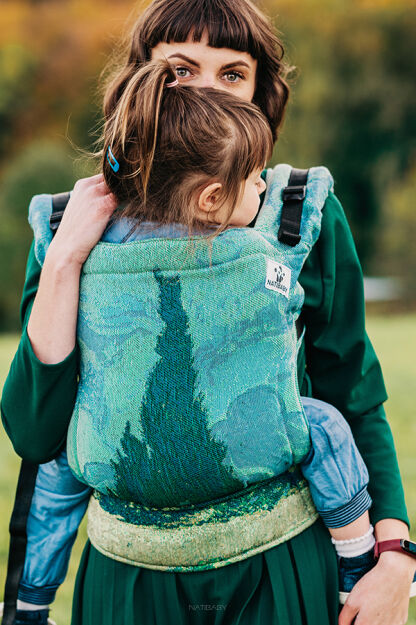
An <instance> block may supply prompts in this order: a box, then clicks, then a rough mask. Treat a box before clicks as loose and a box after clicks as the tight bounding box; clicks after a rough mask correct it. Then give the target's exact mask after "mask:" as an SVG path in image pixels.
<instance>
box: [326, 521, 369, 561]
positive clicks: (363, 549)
mask: <svg viewBox="0 0 416 625" xmlns="http://www.w3.org/2000/svg"><path fill="white" fill-rule="evenodd" d="M331 541H332V543H333V545H334V546H335V551H336V552H337V555H338V556H339V557H340V558H354V557H355V556H361V555H362V554H363V553H368V552H369V551H370V549H372V548H373V547H374V545H375V542H376V541H375V538H374V528H373V526H372V525H370V529H369V530H368V532H366V533H365V534H364V535H363V536H359V537H358V538H350V539H348V540H335V538H331Z"/></svg>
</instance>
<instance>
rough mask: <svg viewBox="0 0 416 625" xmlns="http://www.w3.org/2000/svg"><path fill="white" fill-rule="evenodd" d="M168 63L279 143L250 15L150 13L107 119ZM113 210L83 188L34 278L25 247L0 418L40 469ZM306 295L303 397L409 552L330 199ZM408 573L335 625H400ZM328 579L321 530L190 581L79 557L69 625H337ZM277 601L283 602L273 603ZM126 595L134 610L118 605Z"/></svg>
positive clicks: (240, 10) (397, 568)
mask: <svg viewBox="0 0 416 625" xmlns="http://www.w3.org/2000/svg"><path fill="white" fill-rule="evenodd" d="M163 56H165V57H166V58H168V60H169V62H170V63H171V64H172V67H173V68H174V70H175V72H176V75H177V77H178V79H179V81H180V82H182V83H183V84H189V85H193V86H202V87H207V86H210V87H214V88H218V89H225V90H230V91H231V92H232V93H234V94H235V95H237V96H239V97H241V98H243V99H246V100H253V101H254V102H256V103H257V104H258V105H259V106H260V108H261V109H262V110H263V112H264V113H265V115H266V117H267V118H268V120H269V123H270V126H271V129H272V132H273V134H274V138H276V136H277V131H278V128H279V126H280V124H281V121H282V117H283V113H284V110H285V106H286V101H287V96H288V88H287V85H286V83H285V81H284V71H283V70H284V68H283V65H282V62H281V46H280V43H279V42H278V40H277V39H276V37H275V36H274V34H273V33H272V31H271V29H270V26H269V24H268V22H267V20H266V19H265V18H264V16H262V14H260V13H259V12H258V11H257V9H255V8H254V7H253V6H252V5H251V4H250V3H248V2H246V1H244V0H237V1H231V0H229V1H225V2H222V3H218V2H198V1H195V2H193V3H189V2H183V1H182V0H171V1H168V2H162V1H160V0H159V1H156V2H154V3H153V4H152V5H150V7H149V9H148V10H147V11H146V13H145V14H144V15H143V17H142V18H141V19H140V20H139V22H138V23H137V25H136V27H135V29H134V31H133V33H132V38H131V49H130V55H129V59H128V61H127V63H126V65H125V68H124V70H123V72H121V73H120V74H118V76H117V77H116V78H115V80H114V82H113V84H111V85H110V87H109V88H108V91H107V96H106V100H105V113H106V114H109V113H110V112H111V109H112V107H113V104H114V102H115V101H117V99H118V98H119V97H120V96H121V94H122V92H123V84H125V81H126V80H127V78H128V76H129V75H130V74H131V72H134V71H135V69H136V68H137V67H138V66H139V65H140V64H141V63H142V62H144V61H146V60H150V59H155V58H161V57H163ZM115 207H116V203H115V200H114V197H113V196H112V195H111V194H110V193H109V192H108V189H107V187H106V185H105V184H104V183H103V181H102V179H101V178H100V177H92V178H91V179H88V180H86V181H83V182H81V183H80V184H78V185H77V186H76V187H75V190H74V192H73V195H72V198H71V202H70V204H69V205H68V207H67V210H66V215H65V222H63V223H62V225H61V227H60V228H59V231H58V233H57V235H56V236H55V238H54V240H53V242H52V244H51V246H50V248H49V250H48V253H47V255H46V258H45V263H44V266H43V269H42V272H41V273H40V266H39V264H38V263H37V261H36V258H35V257H34V251H33V246H32V249H31V252H30V256H29V260H28V268H27V276H26V282H25V287H24V294H23V298H22V306H21V316H22V324H23V328H24V331H23V336H22V340H21V342H20V344H19V348H18V351H17V354H16V356H15V359H14V361H13V363H12V367H11V370H10V374H9V377H8V379H7V382H6V385H5V389H4V394H3V400H2V417H3V421H4V424H5V427H6V429H7V431H8V433H9V436H10V438H11V439H12V441H13V443H14V446H15V448H16V450H17V451H18V453H20V454H21V455H22V456H24V457H27V458H28V459H32V460H35V461H37V462H46V461H47V460H49V459H50V458H52V457H54V455H56V453H57V452H58V451H59V449H60V447H61V446H62V444H63V443H64V440H65V436H66V431H67V427H68V423H69V419H70V417H71V414H72V410H73V407H74V403H75V397H76V391H77V375H78V347H77V345H76V339H75V337H76V321H77V310H78V294H79V276H80V271H81V267H82V264H83V263H84V261H85V260H86V258H87V256H88V254H89V252H90V250H91V249H92V247H93V246H94V245H95V243H96V242H97V241H98V240H99V239H100V237H101V235H102V233H103V231H104V228H105V226H106V224H107V222H108V219H109V217H110V216H111V214H112V212H113V211H114V209H115ZM300 282H301V284H302V286H303V287H304V289H305V304H304V307H303V315H302V316H303V321H304V324H305V338H304V341H303V343H302V348H301V350H300V353H299V358H298V371H299V386H300V389H301V393H302V394H303V395H312V394H313V396H314V397H317V398H319V399H323V400H325V401H327V402H329V403H331V404H333V405H335V406H336V407H337V408H338V409H339V410H340V411H341V412H342V413H343V414H344V415H345V417H346V418H347V419H348V421H349V423H350V425H351V427H352V430H353V433H354V436H355V439H356V442H357V445H358V447H359V449H360V451H361V453H362V455H363V457H364V460H365V461H366V464H367V467H368V470H369V474H370V485H369V488H370V492H371V496H372V499H373V508H372V522H373V524H375V531H376V537H377V540H387V539H390V538H399V537H403V538H406V537H407V536H408V519H407V514H406V509H405V504H404V499H403V489H402V486H401V482H400V476H399V471H398V467H397V461H396V456H395V452H394V446H393V442H392V438H391V432H390V429H389V426H388V424H387V422H386V419H385V415H384V410H383V406H382V403H383V402H384V401H385V399H386V393H385V389H384V384H383V380H382V376H381V372H380V367H379V364H378V361H377V358H376V356H375V354H374V352H373V350H372V347H371V344H370V342H369V340H368V338H367V336H366V334H365V329H364V303H363V289H362V274H361V270H360V266H359V263H358V259H357V256H356V253H355V250H354V246H353V242H352V238H351V234H350V231H349V228H348V225H347V223H346V220H345V216H344V214H343V211H342V208H341V206H340V204H339V202H338V200H337V199H336V197H335V196H334V195H333V194H330V196H329V198H328V200H327V202H326V204H325V208H324V211H323V220H322V231H321V235H320V237H319V240H318V242H317V243H316V245H315V247H314V248H313V250H312V252H311V254H310V256H309V258H308V260H307V261H306V263H305V266H304V269H303V271H302V273H301V276H300ZM347 311H348V314H347ZM346 329H348V331H346ZM22 385H25V388H27V393H26V394H25V395H24V396H23V395H22V393H20V392H19V389H21V388H22ZM413 571H414V564H413V562H412V561H411V560H410V559H409V558H408V557H407V556H405V555H402V554H398V553H392V552H390V553H385V554H382V556H381V557H380V560H379V563H378V564H377V566H376V567H375V568H374V569H373V570H372V571H371V572H370V573H369V574H368V575H366V576H365V577H364V578H363V580H362V581H361V582H360V583H359V584H357V586H356V588H354V591H353V592H352V593H351V595H350V598H349V600H348V602H347V604H346V606H345V607H344V609H343V611H342V613H341V616H340V625H345V624H347V623H351V622H352V620H353V619H354V617H355V616H356V615H357V614H358V617H357V621H356V622H357V623H360V622H361V623H362V624H364V623H372V624H376V625H383V624H384V625H392V624H394V623H400V622H404V620H405V617H406V614H407V605H408V586H409V585H410V582H411V579H412V577H413ZM214 573H215V574H214ZM334 575H335V562H334V556H333V553H332V551H331V546H330V544H329V539H328V537H327V536H326V534H325V532H324V530H323V528H322V527H321V526H320V525H319V524H318V523H315V524H314V526H312V527H311V528H310V529H308V530H306V531H305V532H303V533H301V534H300V535H299V536H297V537H296V538H294V539H292V540H289V541H287V542H286V543H284V544H283V545H280V546H279V547H275V548H273V549H270V550H269V551H267V552H265V553H264V554H259V555H257V556H253V557H251V558H248V559H247V560H245V561H244V562H243V563H237V565H230V566H227V567H223V568H222V569H218V570H217V571H205V572H203V573H196V574H189V573H185V574H181V573H173V574H170V573H165V574H164V573H160V572H158V571H151V570H146V569H139V570H135V569H133V570H131V567H128V565H122V564H119V563H117V562H115V561H110V560H108V559H107V558H105V557H104V556H101V555H100V554H98V552H95V550H94V549H93V548H91V546H90V545H87V548H86V550H85V552H84V557H83V561H82V563H81V568H80V572H79V575H78V580H77V588H76V593H75V599H74V617H73V618H74V621H73V622H74V623H81V622H82V623H84V622H87V621H86V618H87V615H89V616H88V617H89V619H90V620H89V621H88V622H91V623H94V622H98V621H100V622H104V620H103V619H104V618H109V619H110V621H109V622H111V619H113V621H112V622H117V616H116V615H117V614H119V611H120V610H121V609H123V610H124V616H125V619H126V621H122V620H121V619H120V622H127V620H128V618H129V615H128V614H127V612H128V611H130V612H129V614H130V621H131V622H135V621H134V618H135V615H137V614H143V610H144V609H145V608H144V597H145V596H146V594H149V593H150V594H155V595H156V596H160V597H162V596H163V597H164V601H162V602H157V601H156V602H153V603H152V607H151V608H150V607H149V604H146V606H147V609H148V610H151V611H149V612H147V613H146V616H147V618H145V622H147V619H148V620H149V622H153V621H152V619H155V618H156V616H155V615H156V613H157V622H158V623H159V622H160V623H162V622H180V621H179V620H178V618H179V616H178V615H179V614H180V613H181V611H182V609H183V607H181V603H183V602H182V595H183V593H186V596H187V597H188V603H189V604H190V606H192V607H189V610H190V611H191V610H192V611H193V613H195V614H196V618H197V620H196V622H203V616H205V617H206V618H207V619H211V621H209V620H207V622H213V620H212V619H213V616H212V614H213V612H214V611H215V613H216V615H217V616H216V618H217V619H218V622H220V620H219V619H220V618H221V611H222V610H224V609H225V608H224V607H222V606H224V605H225V604H232V605H233V609H234V614H235V617H236V620H235V622H239V621H238V620H237V619H238V616H237V615H238V614H240V613H242V611H243V609H244V604H245V603H248V602H249V600H250V603H251V605H252V606H253V617H252V618H251V620H250V622H253V623H254V622H255V621H254V620H253V619H254V618H257V619H258V622H259V623H260V622H271V620H272V617H271V612H270V610H271V609H274V610H275V612H276V614H278V618H279V621H278V622H291V623H292V622H293V623H295V622H308V623H323V622H324V621H323V620H322V619H323V616H322V614H323V611H324V612H325V613H326V618H327V621H328V622H329V623H332V622H334V619H335V618H336V616H335V615H336V582H335V580H332V581H331V576H334ZM277 580H279V583H277ZM104 584H105V587H106V588H107V589H108V588H111V593H108V594H107V595H106V604H105V610H104V611H103V612H94V611H95V610H99V609H100V606H102V605H103V602H100V598H102V594H101V593H102V588H103V585H104ZM108 584H110V585H109V586H108ZM332 584H333V585H332ZM129 588H130V589H131V590H130V592H129V591H128V590H126V589H129ZM207 588H209V592H208V590H206V589H207ZM133 589H135V592H134V591H133ZM213 589H215V590H214V591H213ZM276 589H278V590H276ZM387 589H388V592H387ZM126 592H127V595H124V593H126ZM276 592H280V593H281V594H280V595H278V596H273V593H276ZM122 593H123V594H122ZM128 594H130V595H132V596H133V601H132V602H128V603H126V602H125V596H128ZM183 596H185V595H183ZM206 596H209V597H210V598H213V597H214V596H216V597H218V602H217V603H216V604H215V605H214V604H213V605H211V607H208V608H207V606H205V609H204V608H203V607H201V606H203V605H204V604H205V601H204V597H206ZM190 597H193V598H194V599H193V600H192V602H190V601H189V598H190ZM317 597H321V598H322V600H323V601H325V603H326V604H327V605H326V607H325V609H324V610H322V606H319V605H317V603H318V599H317ZM176 609H177V610H178V612H175V610H176ZM140 610H141V611H140ZM262 610H264V611H263V612H262ZM195 614H194V616H195ZM254 615H256V616H254ZM198 619H199V620H198Z"/></svg>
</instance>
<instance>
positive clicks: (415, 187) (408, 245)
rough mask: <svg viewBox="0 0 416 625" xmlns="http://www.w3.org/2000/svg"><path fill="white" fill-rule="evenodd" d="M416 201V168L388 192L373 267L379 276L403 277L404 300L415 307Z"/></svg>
mask: <svg viewBox="0 0 416 625" xmlns="http://www.w3.org/2000/svg"><path fill="white" fill-rule="evenodd" d="M415 197H416V164H414V165H413V167H412V168H411V169H410V170H409V171H408V172H407V173H406V174H405V175H404V176H403V177H402V178H398V179H397V181H395V183H393V184H392V185H391V186H390V188H388V189H386V192H385V194H384V197H383V204H382V215H381V219H380V225H379V228H378V229H377V232H376V236H377V240H378V245H377V251H376V253H375V255H374V257H373V260H372V263H371V268H372V271H373V273H374V274H376V275H377V274H378V275H387V276H398V277H400V278H401V279H402V283H403V286H404V300H405V301H407V302H411V303H415V302H416V246H415V245H414V241H415V240H416V211H415V209H414V204H415Z"/></svg>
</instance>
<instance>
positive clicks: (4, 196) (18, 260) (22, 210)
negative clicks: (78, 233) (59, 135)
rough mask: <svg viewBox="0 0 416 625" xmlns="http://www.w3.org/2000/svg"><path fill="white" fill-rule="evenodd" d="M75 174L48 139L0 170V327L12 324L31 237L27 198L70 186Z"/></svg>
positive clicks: (62, 150)
mask: <svg viewBox="0 0 416 625" xmlns="http://www.w3.org/2000/svg"><path fill="white" fill-rule="evenodd" d="M75 179H76V177H75V173H74V170H73V167H72V162H71V159H70V156H69V154H68V151H67V150H66V149H65V148H64V147H63V146H62V145H60V144H57V143H53V142H51V141H49V142H48V141H35V142H33V143H31V144H28V146H27V147H25V148H24V150H23V151H22V152H21V153H20V154H19V155H18V156H17V157H16V158H15V159H14V160H13V161H12V162H11V163H10V165H9V166H8V167H6V168H5V169H4V170H3V175H2V178H1V186H0V221H1V223H2V224H3V225H2V228H1V230H0V249H1V258H2V261H3V262H1V263H0V282H1V285H2V289H1V291H0V326H1V327H3V328H11V327H15V326H16V321H15V319H16V315H17V312H18V310H19V301H20V296H21V291H22V288H23V280H24V274H25V262H26V257H27V253H28V251H29V248H30V242H31V240H32V235H33V233H32V230H31V228H30V226H29V224H28V221H27V217H28V207H29V202H30V199H31V198H32V196H33V195H36V194H38V193H58V192H60V191H68V190H70V189H72V187H73V185H74V182H75Z"/></svg>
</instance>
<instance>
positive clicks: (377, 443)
mask: <svg viewBox="0 0 416 625" xmlns="http://www.w3.org/2000/svg"><path fill="white" fill-rule="evenodd" d="M40 271H41V267H40V265H39V264H38V262H37V260H36V258H35V255H34V249H33V243H32V246H31V249H30V252H29V258H28V262H27V268H26V280H25V285H24V288H23V296H22V301H21V307H20V315H21V322H22V327H23V334H22V338H21V340H20V343H19V346H18V349H17V352H16V355H15V357H14V359H13V362H12V364H11V367H10V372H9V375H8V377H7V379H6V382H5V385H4V390H3V397H2V401H1V415H2V420H3V424H4V427H5V429H6V431H7V434H8V435H9V437H10V439H11V441H12V443H13V446H14V448H15V450H16V452H17V453H18V454H19V455H21V456H22V457H24V458H26V459H28V460H32V461H34V462H39V463H40V462H46V461H48V460H50V459H52V458H53V457H54V456H55V455H56V454H57V452H58V450H59V449H60V448H61V447H62V445H63V444H64V442H65V437H66V432H67V428H68V424H69V420H70V418H71V415H72V411H73V407H74V404H75V397H76V393H77V379H78V367H79V348H78V346H76V347H75V348H74V350H73V351H72V352H71V353H70V354H69V355H68V356H67V357H66V358H65V360H63V361H62V362H60V363H57V364H54V365H47V364H44V363H42V362H40V361H39V360H38V359H37V357H36V356H35V354H34V352H33V350H32V347H31V344H30V341H29V338H28V335H27V331H26V326H27V322H28V319H29V315H30V311H31V308H32V304H33V300H34V297H35V295H36V291H37V288H38V284H39V276H40ZM300 282H301V284H302V286H303V288H304V289H305V303H304V306H303V312H302V318H303V321H304V324H305V327H306V331H305V338H304V341H303V344H302V347H301V350H300V352H299V358H298V375H299V387H300V390H301V394H302V395H309V396H314V397H317V398H319V399H322V400H324V401H327V402H329V403H331V404H333V405H334V406H336V408H338V410H340V411H341V412H342V413H343V415H344V417H345V418H346V419H347V421H348V422H349V424H350V426H351V428H352V431H353V434H354V437H355V440H356V443H357V446H358V448H359V450H360V452H361V454H362V456H363V458H364V460H365V462H366V464H367V467H368V471H369V474H370V484H369V491H370V494H371V496H372V498H373V506H372V508H371V510H370V516H371V520H372V522H373V523H376V522H377V521H379V520H380V519H383V518H390V517H391V518H396V519H401V520H403V521H405V522H406V523H407V524H409V521H408V517H407V512H406V506H405V502H404V494H403V487H402V483H401V479H400V473H399V468H398V464H397V458H396V452H395V449H394V443H393V438H392V434H391V430H390V427H389V425H388V423H387V420H386V416H385V412H384V408H383V405H382V403H383V402H384V401H385V400H386V399H387V394H386V390H385V387H384V382H383V376H382V373H381V369H380V364H379V362H378V359H377V357H376V355H375V353H374V350H373V348H372V345H371V343H370V341H369V339H368V337H367V334H366V331H365V320H364V293H363V280H362V272H361V267H360V264H359V261H358V257H357V254H356V251H355V246H354V242H353V239H352V235H351V232H350V229H349V226H348V223H347V221H346V218H345V215H344V211H343V209H342V206H341V204H340V203H339V201H338V200H337V198H336V197H335V196H334V195H333V194H332V193H331V194H330V195H329V197H328V199H327V201H326V204H325V207H324V209H323V218H322V230H321V234H320V237H319V240H318V242H317V243H316V245H315V246H314V248H313V249H312V251H311V253H310V255H309V257H308V259H307V261H306V263H305V266H304V268H303V270H302V273H301V275H300Z"/></svg>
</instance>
